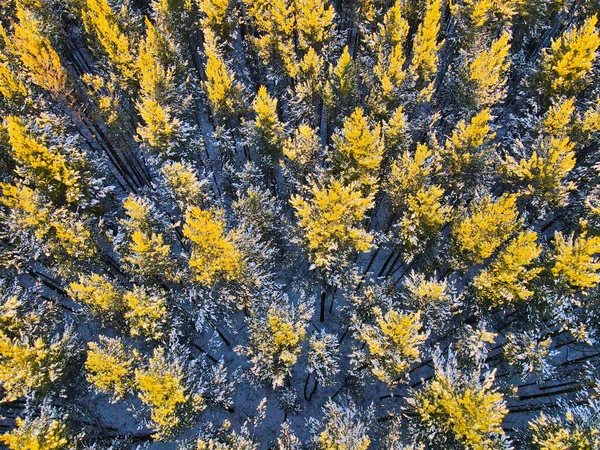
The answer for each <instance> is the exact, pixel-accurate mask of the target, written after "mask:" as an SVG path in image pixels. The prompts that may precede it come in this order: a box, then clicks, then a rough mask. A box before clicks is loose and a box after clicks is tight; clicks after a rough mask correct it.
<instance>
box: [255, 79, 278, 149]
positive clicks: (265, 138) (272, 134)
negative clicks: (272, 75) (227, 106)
mask: <svg viewBox="0 0 600 450" xmlns="http://www.w3.org/2000/svg"><path fill="white" fill-rule="evenodd" d="M252 109H253V110H254V113H255V114H256V118H255V119H254V124H255V126H256V129H257V131H258V133H259V135H260V140H261V142H260V145H261V148H260V149H259V150H260V151H263V152H265V153H267V154H276V153H279V152H280V151H281V148H280V147H281V139H282V138H283V124H282V123H281V122H280V121H279V116H278V115H277V99H276V98H273V97H271V96H270V95H269V93H268V92H267V88H266V87H264V86H261V87H260V88H259V89H258V94H257V95H256V97H255V99H254V102H253V103H252Z"/></svg>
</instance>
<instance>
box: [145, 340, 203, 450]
mask: <svg viewBox="0 0 600 450" xmlns="http://www.w3.org/2000/svg"><path fill="white" fill-rule="evenodd" d="M135 386H136V388H137V389H139V390H140V393H139V394H138V396H139V397H140V399H141V400H142V402H144V403H145V404H147V405H148V406H150V415H151V419H152V425H153V426H154V428H155V429H156V433H155V434H154V438H156V439H164V438H168V437H169V436H171V435H172V434H173V433H174V432H175V431H177V430H178V429H179V428H180V427H182V426H184V425H186V420H185V419H186V414H187V413H188V412H189V411H190V410H191V411H201V410H202V409H204V408H205V405H204V399H203V398H202V397H201V396H200V395H198V394H193V393H191V392H189V390H188V388H187V386H186V384H185V373H184V369H183V367H182V366H181V364H179V363H178V362H177V361H171V360H169V359H168V358H167V357H166V356H165V350H164V348H163V347H158V348H156V349H155V350H154V354H153V356H152V358H150V361H149V362H148V366H147V367H146V368H143V369H136V370H135Z"/></svg>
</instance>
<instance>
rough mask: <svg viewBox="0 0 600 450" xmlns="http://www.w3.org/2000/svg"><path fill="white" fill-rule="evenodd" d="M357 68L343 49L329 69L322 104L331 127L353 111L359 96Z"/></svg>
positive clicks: (346, 49)
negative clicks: (335, 62)
mask: <svg viewBox="0 0 600 450" xmlns="http://www.w3.org/2000/svg"><path fill="white" fill-rule="evenodd" d="M358 69H359V67H358V65H357V63H356V62H355V61H353V60H352V56H350V52H349V51H348V47H347V46H346V47H344V50H343V52H342V54H341V55H340V57H339V59H338V61H337V64H336V65H335V66H334V67H330V74H329V77H328V81H327V83H326V84H325V87H324V95H323V98H324V102H325V105H326V106H327V109H328V113H329V114H328V119H329V120H330V121H332V126H334V125H337V124H338V122H339V120H340V119H339V118H340V117H347V116H348V115H349V114H350V113H351V111H353V110H354V108H355V105H356V104H357V103H358V98H359V96H360V92H359V89H358V87H359V70H358Z"/></svg>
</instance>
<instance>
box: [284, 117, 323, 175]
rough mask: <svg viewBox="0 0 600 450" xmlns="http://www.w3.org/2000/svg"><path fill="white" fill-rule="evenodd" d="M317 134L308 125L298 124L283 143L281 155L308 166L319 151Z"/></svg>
mask: <svg viewBox="0 0 600 450" xmlns="http://www.w3.org/2000/svg"><path fill="white" fill-rule="evenodd" d="M319 148H320V146H319V136H318V135H317V132H316V131H315V130H314V129H312V128H311V127H309V126H308V125H304V124H302V125H300V126H299V127H298V128H297V129H296V130H295V131H294V134H293V135H292V136H291V137H290V138H288V139H287V140H286V141H285V142H284V143H283V155H284V156H285V157H286V158H289V159H291V160H292V161H294V162H295V163H296V164H299V165H300V166H303V167H306V168H309V166H310V164H311V163H312V162H314V161H315V158H316V157H317V153H318V152H319Z"/></svg>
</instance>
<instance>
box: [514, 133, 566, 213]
mask: <svg viewBox="0 0 600 450" xmlns="http://www.w3.org/2000/svg"><path fill="white" fill-rule="evenodd" d="M574 148H575V144H573V143H572V142H571V141H570V140H569V138H568V137H564V138H550V139H543V140H542V141H541V142H539V150H534V151H533V153H532V155H531V158H523V159H521V160H520V161H518V162H517V161H516V160H515V159H514V158H513V157H511V156H509V155H507V156H506V159H505V161H504V167H503V170H504V171H505V172H506V173H507V176H508V177H509V179H510V178H513V179H516V180H517V181H518V183H519V185H520V186H521V189H522V192H523V194H524V195H526V196H528V197H532V200H533V204H534V205H536V204H538V205H541V206H543V207H545V206H547V205H557V206H563V205H565V204H566V202H567V199H568V195H569V192H570V191H572V190H573V189H575V187H576V185H575V183H573V182H565V181H564V179H565V178H566V177H567V176H568V174H569V172H571V170H573V168H574V167H575V163H576V160H575V152H574Z"/></svg>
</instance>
